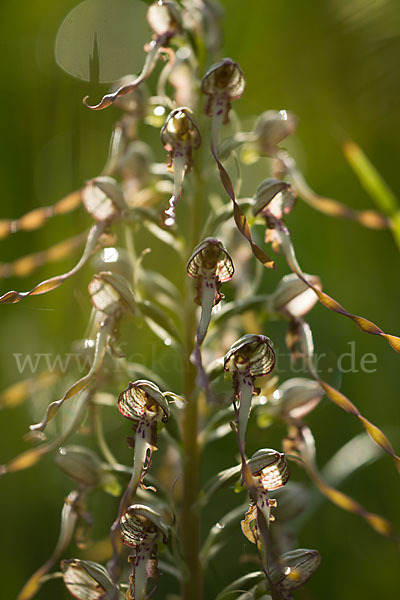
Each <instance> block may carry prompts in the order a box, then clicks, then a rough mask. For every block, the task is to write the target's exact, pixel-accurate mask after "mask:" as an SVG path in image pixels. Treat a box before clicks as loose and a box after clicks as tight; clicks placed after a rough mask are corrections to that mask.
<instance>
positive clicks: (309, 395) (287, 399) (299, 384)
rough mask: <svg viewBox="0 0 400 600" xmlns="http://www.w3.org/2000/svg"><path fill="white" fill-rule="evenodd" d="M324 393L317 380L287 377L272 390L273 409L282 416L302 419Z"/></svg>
mask: <svg viewBox="0 0 400 600" xmlns="http://www.w3.org/2000/svg"><path fill="white" fill-rule="evenodd" d="M323 395H324V390H323V389H322V388H321V386H320V385H319V383H318V382H317V381H314V380H313V379H306V378H304V377H294V378H292V379H288V380H287V381H285V382H284V383H282V385H280V386H279V388H278V389H277V390H276V391H275V392H274V394H273V399H274V401H275V405H273V406H274V409H275V408H276V410H278V411H279V413H280V414H282V415H283V416H289V417H290V418H292V419H302V418H303V417H305V416H306V415H307V414H308V413H309V412H311V411H312V410H313V409H314V408H315V407H316V406H317V404H318V403H319V401H320V400H321V398H322V397H323Z"/></svg>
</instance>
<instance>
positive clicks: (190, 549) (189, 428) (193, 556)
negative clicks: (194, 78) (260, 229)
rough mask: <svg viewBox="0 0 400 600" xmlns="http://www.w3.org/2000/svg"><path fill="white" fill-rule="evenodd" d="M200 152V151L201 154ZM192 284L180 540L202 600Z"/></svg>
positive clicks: (196, 222) (198, 186)
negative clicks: (197, 508)
mask: <svg viewBox="0 0 400 600" xmlns="http://www.w3.org/2000/svg"><path fill="white" fill-rule="evenodd" d="M198 154H199V155H200V152H199V153H198ZM201 172H202V167H201V160H200V156H199V157H198V160H197V161H196V160H195V172H194V185H195V193H194V194H193V205H192V229H191V236H190V241H191V243H190V247H189V248H188V256H189V255H190V253H191V251H192V249H193V248H194V246H196V244H197V243H198V242H199V236H200V231H201V223H202V210H203V197H204V183H203V180H202V176H201ZM185 277H186V274H185ZM193 294H194V292H193V286H192V285H191V282H190V281H189V278H188V277H186V282H185V300H184V315H185V319H184V322H185V350H184V355H183V373H184V380H183V389H184V397H185V399H186V401H187V404H186V408H185V412H184V415H183V419H182V442H183V447H184V453H183V457H184V458H183V502H182V514H181V539H182V550H183V558H184V560H185V563H186V565H187V568H188V574H187V578H185V580H184V581H183V583H182V598H183V600H201V599H202V598H203V572H202V567H201V564H200V560H199V554H200V547H201V545H200V518H199V514H198V512H197V511H196V510H195V508H194V505H195V502H196V501H197V499H198V495H199V491H200V463H201V445H200V443H199V409H198V389H197V386H196V378H197V372H196V368H195V366H194V365H193V364H192V363H191V361H190V356H191V354H192V351H193V347H194V341H195V336H196V329H197V323H196V305H195V303H194V302H193Z"/></svg>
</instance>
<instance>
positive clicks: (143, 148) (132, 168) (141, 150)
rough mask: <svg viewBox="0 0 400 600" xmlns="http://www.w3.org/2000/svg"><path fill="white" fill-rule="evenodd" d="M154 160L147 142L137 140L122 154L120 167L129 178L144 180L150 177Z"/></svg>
mask: <svg viewBox="0 0 400 600" xmlns="http://www.w3.org/2000/svg"><path fill="white" fill-rule="evenodd" d="M123 97H125V96H123ZM153 162H154V156H153V151H152V149H151V148H150V146H149V145H148V144H146V143H145V142H142V141H140V140H135V141H134V142H131V143H130V144H129V146H128V148H127V149H126V152H124V154H123V156H121V158H120V160H119V163H118V169H119V170H120V171H121V172H122V174H123V175H124V176H126V177H127V178H131V179H137V180H138V181H143V180H145V179H146V178H147V177H148V175H149V173H150V166H151V164H152V163H153Z"/></svg>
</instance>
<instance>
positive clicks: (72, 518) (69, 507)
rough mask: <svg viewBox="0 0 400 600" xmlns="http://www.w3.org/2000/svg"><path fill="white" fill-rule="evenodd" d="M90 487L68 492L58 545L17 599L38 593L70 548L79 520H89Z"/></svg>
mask: <svg viewBox="0 0 400 600" xmlns="http://www.w3.org/2000/svg"><path fill="white" fill-rule="evenodd" d="M89 489H90V488H88V487H86V486H81V489H80V490H79V491H77V490H74V491H72V492H70V493H69V494H68V496H67V498H66V499H65V502H64V506H63V508H62V512H61V527H60V533H59V537H58V541H57V544H56V547H55V548H54V551H53V553H52V555H51V556H50V558H49V559H48V560H47V561H46V562H45V564H44V565H42V566H41V567H40V568H39V569H38V570H37V571H36V572H35V573H34V574H33V575H32V576H31V577H30V578H29V579H28V581H27V582H26V583H25V585H24V587H23V588H22V590H21V591H20V593H19V594H18V597H17V600H30V599H31V598H32V597H33V596H34V595H35V594H36V593H37V591H38V590H39V588H40V587H41V585H42V583H43V582H44V578H45V576H46V574H47V573H48V572H49V571H50V569H51V568H52V567H53V566H54V565H55V564H56V562H57V561H58V560H59V559H60V556H62V554H63V552H65V550H66V549H67V548H68V546H69V544H70V542H71V540H72V537H73V535H74V531H75V530H76V527H77V524H79V521H80V520H82V519H86V520H87V515H86V513H85V512H84V503H85V500H86V496H87V493H88V491H89ZM75 536H76V534H75ZM85 598H86V597H85Z"/></svg>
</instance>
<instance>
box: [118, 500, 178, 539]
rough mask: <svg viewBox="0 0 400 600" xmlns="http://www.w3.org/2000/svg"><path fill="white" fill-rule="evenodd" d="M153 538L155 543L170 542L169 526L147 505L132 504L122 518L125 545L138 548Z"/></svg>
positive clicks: (122, 535) (122, 533)
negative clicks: (160, 541) (148, 538)
mask: <svg viewBox="0 0 400 600" xmlns="http://www.w3.org/2000/svg"><path fill="white" fill-rule="evenodd" d="M148 536H151V537H152V538H153V540H154V541H157V540H161V539H162V540H164V541H167V540H168V526H167V524H166V523H165V521H164V519H163V518H162V517H161V515H160V514H159V513H158V512H157V511H156V510H154V509H153V508H151V507H150V506H146V505H145V504H132V505H131V506H129V508H128V509H127V510H126V511H125V512H124V514H123V515H122V517H121V537H122V541H123V543H124V544H126V545H127V546H131V547H134V548H136V547H138V546H140V544H142V542H144V541H146V537H148Z"/></svg>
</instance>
